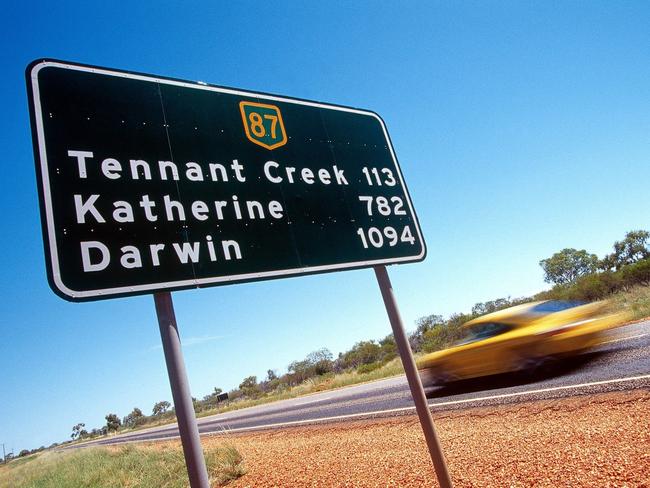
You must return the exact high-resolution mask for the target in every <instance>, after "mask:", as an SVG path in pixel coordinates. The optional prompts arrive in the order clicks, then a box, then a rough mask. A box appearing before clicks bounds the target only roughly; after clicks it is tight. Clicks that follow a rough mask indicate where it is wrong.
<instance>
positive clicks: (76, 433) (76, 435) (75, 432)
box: [70, 423, 88, 440]
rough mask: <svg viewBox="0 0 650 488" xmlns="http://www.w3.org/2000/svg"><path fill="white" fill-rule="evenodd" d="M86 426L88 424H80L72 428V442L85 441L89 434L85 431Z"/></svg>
mask: <svg viewBox="0 0 650 488" xmlns="http://www.w3.org/2000/svg"><path fill="white" fill-rule="evenodd" d="M85 426H86V424H84V423H79V424H77V425H75V426H73V427H72V435H70V437H71V438H72V440H75V439H83V438H84V437H86V436H87V435H88V432H87V431H86V430H85V429H84V427H85Z"/></svg>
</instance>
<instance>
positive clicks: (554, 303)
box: [530, 300, 584, 313]
mask: <svg viewBox="0 0 650 488" xmlns="http://www.w3.org/2000/svg"><path fill="white" fill-rule="evenodd" d="M580 305H584V302H580V301H578V300H550V301H548V302H543V303H540V304H537V305H535V306H534V307H533V308H531V309H530V311H531V312H536V313H553V312H561V311H562V310H568V309H569V308H573V307H578V306H580Z"/></svg>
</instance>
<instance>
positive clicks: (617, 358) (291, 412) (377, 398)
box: [71, 321, 650, 447]
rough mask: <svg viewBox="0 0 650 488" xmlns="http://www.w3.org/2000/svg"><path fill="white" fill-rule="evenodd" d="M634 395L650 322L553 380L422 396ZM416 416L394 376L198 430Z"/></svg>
mask: <svg viewBox="0 0 650 488" xmlns="http://www.w3.org/2000/svg"><path fill="white" fill-rule="evenodd" d="M636 388H646V389H650V321H645V322H641V323H637V324H632V325H628V326H625V327H622V328H620V329H618V330H617V331H616V334H615V335H614V334H613V335H612V336H611V337H610V338H609V340H608V342H606V343H604V344H602V345H601V346H600V347H599V348H598V349H596V350H595V351H593V352H592V353H590V354H588V355H585V356H583V357H580V358H577V359H575V360H572V361H570V362H569V363H566V364H564V365H563V366H562V367H561V368H560V369H559V370H558V371H556V372H554V373H553V374H552V375H547V376H546V377H542V378H537V379H534V380H530V379H528V380H525V379H523V378H520V377H517V376H516V375H509V376H504V377H500V378H493V379H489V380H486V379H480V380H475V381H472V382H465V383H464V384H462V385H458V386H454V387H443V388H432V389H428V390H427V397H428V398H429V405H430V407H431V409H432V411H434V412H435V411H441V410H449V409H460V408H470V407H476V406H487V405H498V404H504V403H513V402H522V401H532V400H537V399H549V398H560V397H565V396H572V395H588V394H592V393H599V392H606V391H615V390H629V389H636ZM414 412H415V409H414V406H413V400H412V399H411V395H410V392H409V389H408V384H407V383H406V378H405V377H404V376H399V377H393V378H388V379H384V380H380V381H375V382H371V383H365V384H361V385H355V386H350V387H346V388H341V389H337V390H331V391H325V392H321V393H316V394H311V395H307V396H303V397H299V398H294V399H290V400H282V401H278V402H274V403H269V404H265V405H260V406H257V407H250V408H246V409H242V410H236V411H232V412H227V413H223V414H218V415H213V416H210V417H203V418H200V419H198V423H199V431H200V433H201V434H202V435H209V434H219V433H223V432H241V431H250V430H256V429H269V428H286V427H291V426H297V425H306V424H310V423H316V422H328V421H345V420H354V419H360V418H372V417H379V416H390V415H400V414H412V413H414ZM174 437H178V429H177V427H176V424H169V425H165V426H161V427H155V428H150V429H144V430H140V431H137V432H132V433H127V434H122V435H117V436H113V437H110V438H108V439H98V440H96V441H91V442H88V443H84V444H78V445H77V446H71V447H78V446H79V447H80V446H88V445H97V444H118V443H123V442H139V441H152V440H161V439H170V438H174Z"/></svg>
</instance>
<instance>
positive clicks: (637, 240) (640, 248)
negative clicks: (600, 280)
mask: <svg viewBox="0 0 650 488" xmlns="http://www.w3.org/2000/svg"><path fill="white" fill-rule="evenodd" d="M648 240H650V232H648V231H646V230H631V231H629V232H628V233H627V234H625V238H624V239H623V240H622V241H616V242H615V243H614V252H613V253H611V254H608V255H607V256H605V257H604V258H603V260H602V261H601V262H600V267H601V269H604V270H610V269H616V270H617V271H618V270H619V269H621V267H623V266H626V265H628V264H634V263H638V262H639V261H642V260H644V259H648V258H650V248H649V247H648Z"/></svg>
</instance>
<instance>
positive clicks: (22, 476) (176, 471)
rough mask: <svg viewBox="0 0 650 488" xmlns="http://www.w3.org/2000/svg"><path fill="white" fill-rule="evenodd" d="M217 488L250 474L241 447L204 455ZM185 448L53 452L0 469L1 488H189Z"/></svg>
mask: <svg viewBox="0 0 650 488" xmlns="http://www.w3.org/2000/svg"><path fill="white" fill-rule="evenodd" d="M205 457H206V463H207V466H208V473H209V474H210V481H211V484H212V486H222V485H224V484H227V483H228V482H229V481H231V480H234V479H236V478H238V477H240V476H242V475H243V474H244V473H245V472H246V471H245V468H244V465H243V460H242V457H241V455H240V454H239V452H238V451H237V449H235V448H234V447H232V446H224V447H218V448H214V449H210V450H208V451H206V452H205ZM187 486H188V479H187V472H186V469H185V461H184V458H183V451H182V450H181V448H180V446H165V445H146V446H135V445H133V444H128V445H126V446H119V447H92V448H86V449H79V450H69V451H48V452H44V453H41V454H37V455H34V456H29V457H27V458H23V459H20V460H16V461H13V462H10V463H8V464H7V465H5V466H0V488H79V487H98V488H104V487H106V488H109V487H110V488H112V487H115V488H117V487H120V488H124V487H151V488H176V487H178V488H181V487H182V488H186V487H187Z"/></svg>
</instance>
